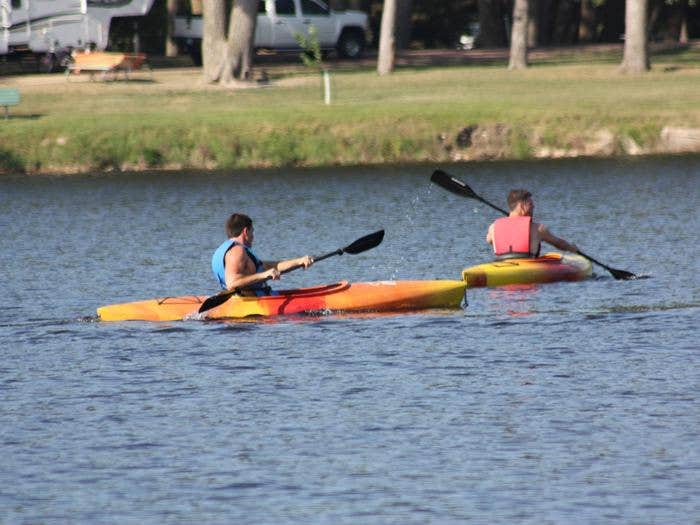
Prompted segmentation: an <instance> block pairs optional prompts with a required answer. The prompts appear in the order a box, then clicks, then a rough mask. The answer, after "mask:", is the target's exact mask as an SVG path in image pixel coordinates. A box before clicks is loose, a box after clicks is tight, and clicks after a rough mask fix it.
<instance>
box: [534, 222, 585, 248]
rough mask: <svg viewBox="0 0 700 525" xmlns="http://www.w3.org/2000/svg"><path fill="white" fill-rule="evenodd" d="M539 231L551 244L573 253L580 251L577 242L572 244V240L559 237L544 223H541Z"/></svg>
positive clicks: (541, 236) (542, 237) (544, 239)
mask: <svg viewBox="0 0 700 525" xmlns="http://www.w3.org/2000/svg"><path fill="white" fill-rule="evenodd" d="M538 233H539V236H540V239H541V240H543V241H544V242H546V243H549V244H551V245H552V246H554V247H555V248H559V249H560V250H564V251H566V252H573V253H576V252H577V251H578V248H577V247H576V245H575V244H571V243H570V242H568V241H566V240H564V239H562V238H561V237H557V236H556V235H554V234H553V233H552V232H550V231H549V230H548V229H547V228H546V227H545V226H544V225H542V224H540V225H539V228H538Z"/></svg>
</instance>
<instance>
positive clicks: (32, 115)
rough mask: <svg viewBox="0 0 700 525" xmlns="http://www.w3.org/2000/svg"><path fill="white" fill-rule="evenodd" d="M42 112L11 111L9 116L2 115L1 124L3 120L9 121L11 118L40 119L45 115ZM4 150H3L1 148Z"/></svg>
mask: <svg viewBox="0 0 700 525" xmlns="http://www.w3.org/2000/svg"><path fill="white" fill-rule="evenodd" d="M43 116H44V115H42V114H41V113H20V114H16V113H15V114H13V113H10V114H9V115H8V116H7V118H5V117H4V116H3V117H0V125H2V123H3V122H7V121H9V120H38V119H40V118H41V117H43ZM0 151H2V150H0Z"/></svg>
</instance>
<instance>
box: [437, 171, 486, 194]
mask: <svg viewBox="0 0 700 525" xmlns="http://www.w3.org/2000/svg"><path fill="white" fill-rule="evenodd" d="M430 182H432V183H434V184H437V185H438V186H440V187H442V188H445V189H446V190H447V191H451V192H452V193H456V194H457V195H460V196H461V197H469V198H470V199H479V196H478V195H477V194H476V193H474V191H473V190H472V189H471V188H470V187H469V186H467V185H466V184H465V183H464V182H462V181H461V180H459V179H455V178H454V177H450V176H449V175H448V174H447V173H445V172H444V171H442V170H435V171H434V172H433V174H432V175H431V177H430Z"/></svg>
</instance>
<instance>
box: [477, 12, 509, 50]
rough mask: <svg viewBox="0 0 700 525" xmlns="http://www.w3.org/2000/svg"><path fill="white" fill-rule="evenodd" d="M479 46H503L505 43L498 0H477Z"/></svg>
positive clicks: (503, 26) (504, 32)
mask: <svg viewBox="0 0 700 525" xmlns="http://www.w3.org/2000/svg"><path fill="white" fill-rule="evenodd" d="M478 5H479V38H478V42H477V43H478V45H479V47H503V46H504V45H506V44H507V42H508V41H507V39H506V30H505V25H504V23H503V9H502V6H501V1H500V0H479V1H478Z"/></svg>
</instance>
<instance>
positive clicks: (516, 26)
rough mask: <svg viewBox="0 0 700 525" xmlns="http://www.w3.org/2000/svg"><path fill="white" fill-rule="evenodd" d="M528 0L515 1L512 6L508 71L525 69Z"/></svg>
mask: <svg viewBox="0 0 700 525" xmlns="http://www.w3.org/2000/svg"><path fill="white" fill-rule="evenodd" d="M527 2H528V0H515V2H514V4H513V29H512V30H511V33H510V61H509V62H508V69H525V68H526V67H527V26H528V24H527V19H528V17H527V15H528V5H527Z"/></svg>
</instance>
